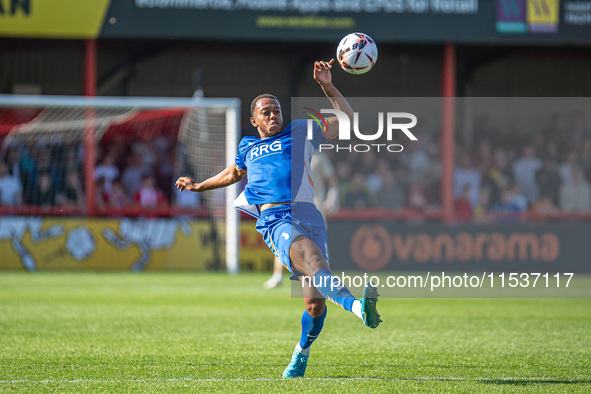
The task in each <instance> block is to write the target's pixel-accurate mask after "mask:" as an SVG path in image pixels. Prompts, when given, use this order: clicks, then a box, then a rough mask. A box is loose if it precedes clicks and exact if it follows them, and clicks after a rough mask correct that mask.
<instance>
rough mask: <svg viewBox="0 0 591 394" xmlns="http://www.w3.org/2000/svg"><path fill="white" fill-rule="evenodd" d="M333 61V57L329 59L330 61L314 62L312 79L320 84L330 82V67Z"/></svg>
mask: <svg viewBox="0 0 591 394" xmlns="http://www.w3.org/2000/svg"><path fill="white" fill-rule="evenodd" d="M333 63H334V59H330V62H325V61H323V60H320V61H317V62H314V79H315V80H316V82H318V83H319V84H320V85H321V86H324V85H327V84H330V83H332V75H331V74H330V69H331V68H332V64H333Z"/></svg>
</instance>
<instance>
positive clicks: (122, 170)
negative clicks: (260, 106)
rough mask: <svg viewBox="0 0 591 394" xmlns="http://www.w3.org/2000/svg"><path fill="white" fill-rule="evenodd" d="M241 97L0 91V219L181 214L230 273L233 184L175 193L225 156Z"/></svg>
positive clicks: (233, 262)
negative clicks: (178, 184)
mask: <svg viewBox="0 0 591 394" xmlns="http://www.w3.org/2000/svg"><path fill="white" fill-rule="evenodd" d="M239 118H240V101H239V100H238V99H213V98H191V99H180V98H119V97H117V98H115V97H96V98H89V97H57V96H16V95H0V180H1V181H0V216H2V215H64V214H65V215H76V216H93V217H103V216H114V215H116V216H119V217H121V216H124V217H126V216H130V217H145V216H148V217H171V216H177V215H182V216H187V217H195V218H198V220H202V221H206V222H207V223H208V228H209V235H208V239H207V240H206V241H207V242H210V243H212V244H213V245H214V253H213V258H212V261H210V262H208V263H207V265H208V267H209V268H212V269H216V268H223V267H226V268H227V269H228V271H230V272H237V271H238V268H239V264H238V220H239V219H238V214H237V212H236V210H235V209H233V208H232V202H233V200H234V199H235V198H236V196H237V193H238V190H237V186H236V185H232V186H230V187H228V188H225V189H219V190H214V191H211V192H208V193H199V194H198V193H187V192H185V193H180V192H178V190H176V188H175V187H174V181H175V180H176V179H177V178H178V177H179V176H191V177H193V178H194V179H196V180H198V181H200V180H204V179H206V178H208V177H210V176H212V175H214V174H216V173H218V172H220V171H221V170H223V169H224V168H225V167H226V166H227V165H229V164H230V163H232V161H233V159H234V155H235V154H236V151H237V146H238V140H239V136H240V128H239V127H240V123H239Z"/></svg>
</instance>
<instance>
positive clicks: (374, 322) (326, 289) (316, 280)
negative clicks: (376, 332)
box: [290, 236, 382, 328]
mask: <svg viewBox="0 0 591 394" xmlns="http://www.w3.org/2000/svg"><path fill="white" fill-rule="evenodd" d="M290 256H291V264H292V267H293V268H294V269H295V270H296V271H299V272H301V273H303V274H304V275H305V276H304V277H303V278H302V288H304V287H305V286H308V287H315V288H316V289H317V290H318V292H319V293H320V294H321V295H322V296H323V297H324V298H326V299H327V300H329V301H330V302H332V303H334V304H336V305H338V306H340V307H341V308H343V309H345V310H347V311H349V312H352V313H354V314H355V315H357V316H358V317H359V318H360V319H361V320H363V323H364V324H365V325H366V326H368V327H371V328H376V327H377V326H378V325H379V324H380V323H381V321H382V320H381V319H380V314H379V313H378V311H377V309H376V303H377V297H378V293H377V290H376V289H375V287H374V286H373V285H372V284H371V283H369V282H368V283H367V284H366V288H365V290H364V292H363V295H364V298H362V299H361V302H360V301H359V300H357V299H356V298H355V297H354V296H353V294H351V292H350V291H349V289H348V288H347V287H346V286H345V285H344V284H343V283H341V281H340V279H339V278H338V277H336V276H333V275H332V273H331V271H330V267H329V266H328V263H327V262H326V260H325V259H324V257H323V255H322V252H321V251H320V249H319V248H318V246H317V245H316V244H315V243H314V242H313V241H312V240H311V239H309V238H307V237H304V236H299V237H297V238H296V239H295V240H294V241H293V243H292V244H291V248H290Z"/></svg>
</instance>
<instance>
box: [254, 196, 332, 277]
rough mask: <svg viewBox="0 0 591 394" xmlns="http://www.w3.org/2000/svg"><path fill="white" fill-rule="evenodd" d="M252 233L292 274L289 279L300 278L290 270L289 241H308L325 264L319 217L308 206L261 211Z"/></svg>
mask: <svg viewBox="0 0 591 394" xmlns="http://www.w3.org/2000/svg"><path fill="white" fill-rule="evenodd" d="M256 229H257V231H258V232H259V233H261V234H262V235H263V239H264V240H265V243H266V244H267V246H268V247H269V249H271V251H273V253H275V256H277V257H279V259H281V262H282V263H283V265H284V266H285V267H286V268H287V269H288V270H289V272H291V273H292V276H291V279H297V278H298V277H299V276H302V275H303V274H302V273H301V272H299V271H296V270H294V269H293V267H292V266H291V259H290V256H289V250H290V249H291V244H292V243H293V241H294V240H295V239H296V238H297V237H299V236H300V235H303V236H304V237H306V238H309V239H311V240H312V241H313V242H314V243H315V244H316V245H317V246H318V248H319V249H320V251H321V252H322V256H323V257H324V260H326V262H327V263H329V264H330V262H329V260H328V236H327V234H326V226H325V223H324V219H323V218H322V214H321V213H320V211H319V210H318V209H317V208H316V206H315V205H314V204H311V203H295V204H284V205H278V206H276V207H272V208H268V209H265V210H264V211H263V212H262V213H261V216H260V218H259V219H258V220H257V223H256Z"/></svg>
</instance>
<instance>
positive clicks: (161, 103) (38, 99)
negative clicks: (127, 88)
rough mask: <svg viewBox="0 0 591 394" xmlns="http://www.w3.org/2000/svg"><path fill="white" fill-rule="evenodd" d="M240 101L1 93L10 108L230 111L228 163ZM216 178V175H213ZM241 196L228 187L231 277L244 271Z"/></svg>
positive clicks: (236, 138)
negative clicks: (237, 204)
mask: <svg viewBox="0 0 591 394" xmlns="http://www.w3.org/2000/svg"><path fill="white" fill-rule="evenodd" d="M240 105H241V102H240V99H238V98H204V97H192V98H178V97H88V96H50V95H47V96H33V95H10V94H0V106H6V107H15V108H18V107H23V108H25V107H69V108H113V107H127V108H133V107H137V108H138V109H162V108H188V109H190V108H204V109H220V108H221V109H226V139H225V140H226V157H225V160H226V163H225V164H224V165H225V166H227V165H228V164H229V163H231V162H232V161H233V160H234V157H235V155H236V153H237V152H238V142H239V139H240V133H241V130H240ZM211 175H215V174H211ZM237 196H238V185H236V184H234V185H231V186H228V187H227V188H226V268H227V271H228V272H229V273H231V274H235V273H238V271H239V270H240V259H239V256H240V238H239V231H240V230H239V229H240V216H239V214H238V211H237V210H236V209H235V208H234V207H233V206H232V203H233V202H234V199H235V198H236V197H237Z"/></svg>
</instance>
